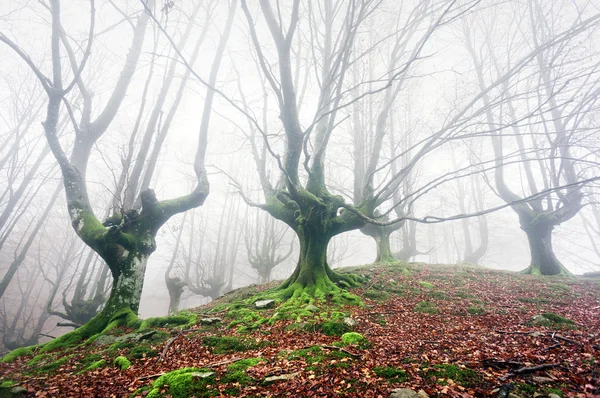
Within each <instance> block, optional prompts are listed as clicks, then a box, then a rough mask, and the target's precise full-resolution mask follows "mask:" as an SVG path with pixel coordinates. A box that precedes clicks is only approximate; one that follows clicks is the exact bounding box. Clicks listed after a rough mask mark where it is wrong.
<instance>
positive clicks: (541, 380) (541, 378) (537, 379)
mask: <svg viewBox="0 0 600 398" xmlns="http://www.w3.org/2000/svg"><path fill="white" fill-rule="evenodd" d="M532 379H533V381H535V382H536V383H552V382H553V381H554V379H551V378H549V377H544V376H533V377H532Z"/></svg>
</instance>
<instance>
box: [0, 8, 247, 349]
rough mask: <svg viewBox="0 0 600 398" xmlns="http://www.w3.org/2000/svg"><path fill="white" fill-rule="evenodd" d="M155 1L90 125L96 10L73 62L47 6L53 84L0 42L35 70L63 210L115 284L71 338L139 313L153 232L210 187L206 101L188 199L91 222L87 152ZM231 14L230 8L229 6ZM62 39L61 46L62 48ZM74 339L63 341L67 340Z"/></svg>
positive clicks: (121, 85)
mask: <svg viewBox="0 0 600 398" xmlns="http://www.w3.org/2000/svg"><path fill="white" fill-rule="evenodd" d="M153 3H154V2H153V1H152V0H150V1H149V2H148V3H146V4H145V10H146V12H144V13H142V14H140V15H139V17H138V18H137V22H136V24H135V27H134V35H133V39H132V44H131V48H130V49H129V52H128V54H127V57H126V60H125V64H124V67H123V69H122V71H121V74H120V76H119V79H118V80H117V82H116V84H115V86H114V89H113V91H112V93H111V96H110V98H109V99H108V101H107V103H106V104H105V106H104V107H103V109H101V110H100V112H97V114H98V116H97V117H96V118H95V119H94V120H92V114H93V112H92V109H93V101H92V96H91V94H90V91H89V89H88V88H87V87H86V84H85V82H84V73H83V71H84V68H85V65H86V63H87V61H88V59H89V58H90V54H91V49H92V45H93V37H94V26H95V4H94V1H93V0H91V1H90V10H91V13H90V24H89V26H90V27H89V35H88V37H87V43H86V45H85V46H82V48H85V51H84V52H83V54H82V55H81V58H80V61H79V62H77V60H76V54H75V53H74V51H73V50H72V49H71V46H69V45H68V44H67V43H68V41H67V40H62V37H63V36H64V32H63V28H62V24H61V12H60V7H61V3H60V1H59V0H52V1H51V2H50V6H49V7H48V11H49V12H50V15H51V31H52V33H51V40H50V41H51V51H52V52H51V56H52V62H51V70H52V74H51V78H48V77H46V76H45V75H44V74H43V73H42V71H41V69H40V68H39V67H38V66H36V65H35V63H34V62H33V61H32V60H31V58H30V57H29V56H28V55H27V53H26V52H25V51H24V50H22V49H21V47H19V46H18V45H17V44H16V43H15V42H14V41H13V40H11V39H9V38H8V37H7V36H6V35H5V34H0V40H1V41H3V42H4V43H6V44H7V45H8V46H9V47H11V48H12V49H13V50H14V51H15V52H16V53H17V54H18V55H19V56H20V57H21V58H22V59H23V61H24V62H25V63H26V64H27V65H28V66H29V67H30V68H31V69H32V70H33V71H34V73H35V74H36V76H37V78H38V80H39V82H40V84H41V85H42V87H43V88H44V90H45V92H46V94H47V97H48V107H47V113H46V116H45V120H44V122H43V127H44V131H45V136H46V139H47V142H48V145H49V147H50V149H51V151H52V153H53V155H54V157H55V158H56V161H57V163H58V165H59V166H60V169H61V172H62V176H63V182H64V186H65V193H66V198H67V208H68V211H69V216H70V218H71V223H72V226H73V228H74V230H75V232H76V233H77V235H78V236H79V238H80V239H81V240H82V241H83V242H84V243H85V244H86V245H88V246H89V247H90V248H92V249H93V250H94V251H95V252H96V253H98V255H99V256H100V257H101V258H102V259H103V260H104V261H106V264H107V265H108V267H109V269H110V271H111V274H112V276H113V283H112V289H111V293H110V296H109V298H108V301H107V303H106V305H105V307H104V308H103V310H102V311H101V312H100V313H99V314H98V315H97V316H96V317H95V318H94V319H92V320H91V321H90V322H88V323H87V324H86V325H85V326H84V327H82V328H80V329H78V331H76V334H75V335H74V337H86V336H89V335H91V334H94V333H98V332H99V331H101V330H102V329H104V327H105V326H106V325H107V324H108V322H109V321H110V320H111V319H118V320H119V321H120V322H123V321H127V320H128V319H129V320H130V319H131V317H132V316H135V314H137V310H138V307H139V301H140V296H141V291H142V286H143V282H144V274H145V268H146V262H147V260H148V257H149V256H150V255H151V254H152V252H154V250H155V249H156V241H155V237H156V234H157V232H158V230H159V229H160V228H161V226H162V225H164V223H165V222H167V220H168V219H169V218H171V217H172V216H174V215H175V214H178V213H182V212H185V211H187V210H190V209H193V208H195V207H198V206H201V205H202V204H203V202H204V200H205V198H206V196H207V195H208V192H209V183H208V179H207V173H206V169H205V167H204V159H205V154H206V144H207V135H208V114H210V111H211V103H210V101H206V102H205V104H204V109H203V114H204V116H203V123H202V126H201V128H200V132H199V137H198V138H199V141H198V148H197V152H196V156H195V161H194V172H195V176H196V187H195V188H194V189H193V190H192V192H191V193H189V194H187V195H184V196H181V197H178V198H175V199H169V200H163V201H159V200H158V199H157V198H156V195H155V194H154V191H152V190H151V189H147V190H145V191H143V192H141V194H140V203H141V208H140V209H139V210H138V209H136V208H129V209H123V211H122V212H121V213H120V214H117V215H115V216H114V217H111V219H110V220H107V222H105V223H104V224H103V223H102V222H101V221H100V220H99V219H98V218H97V217H96V216H95V214H94V212H93V209H92V205H91V203H90V200H89V198H88V193H87V192H88V189H87V184H86V172H87V166H88V160H89V157H90V153H91V150H92V148H93V147H94V146H96V145H97V143H98V140H99V139H100V138H101V137H102V135H103V134H104V133H105V132H106V131H107V129H108V127H109V125H110V123H111V122H112V120H113V119H114V117H115V115H116V114H117V112H118V110H119V107H120V104H121V103H122V101H123V98H124V96H125V93H126V92H127V89H128V87H129V84H130V82H131V79H132V77H133V74H134V72H135V69H136V65H137V63H138V60H139V57H140V54H141V51H142V45H143V43H144V38H145V32H146V29H147V24H148V21H149V20H150V16H151V12H152V8H153ZM232 9H233V10H234V9H235V7H232ZM233 10H231V11H230V12H229V15H228V20H227V25H226V26H229V28H230V26H231V23H232V20H233V14H234V11H233ZM229 28H228V29H226V30H225V32H224V34H223V35H222V37H221V43H220V46H224V43H226V41H227V38H228V33H229ZM61 40H62V45H61ZM62 50H64V51H66V53H67V55H68V58H69V61H70V66H71V73H72V77H71V79H70V82H67V83H65V74H64V73H63V65H62V62H61V53H62ZM75 87H77V89H78V91H79V92H80V94H81V95H82V97H83V101H84V106H83V109H82V111H81V113H80V115H79V120H76V114H75V111H74V110H73V109H72V107H71V106H70V104H69V100H68V94H69V93H70V91H71V90H73V89H74V88H75ZM61 109H66V111H67V113H68V114H69V117H70V119H71V123H72V125H73V128H74V130H75V131H74V132H75V138H74V140H73V149H72V152H71V156H68V155H67V154H66V153H65V151H64V149H63V148H64V146H63V145H62V144H61V142H60V140H59V138H58V136H57V134H56V133H57V124H58V119H59V117H60V113H61ZM71 338H73V336H64V339H62V340H65V339H71Z"/></svg>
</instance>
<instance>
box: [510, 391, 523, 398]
mask: <svg viewBox="0 0 600 398" xmlns="http://www.w3.org/2000/svg"><path fill="white" fill-rule="evenodd" d="M508 398H521V397H520V396H518V395H517V394H513V393H512V392H511V393H509V394H508Z"/></svg>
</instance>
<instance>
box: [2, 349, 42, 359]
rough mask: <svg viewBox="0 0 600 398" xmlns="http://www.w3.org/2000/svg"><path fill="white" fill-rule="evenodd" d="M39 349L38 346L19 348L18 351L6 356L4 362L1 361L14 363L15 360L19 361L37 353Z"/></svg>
mask: <svg viewBox="0 0 600 398" xmlns="http://www.w3.org/2000/svg"><path fill="white" fill-rule="evenodd" d="M37 347H38V346H30V347H21V348H17V349H16V350H12V351H11V352H9V353H8V354H6V355H5V356H3V357H2V360H0V362H12V361H14V360H15V359H17V358H18V357H22V356H25V355H31V354H33V353H34V352H35V350H36V348H37Z"/></svg>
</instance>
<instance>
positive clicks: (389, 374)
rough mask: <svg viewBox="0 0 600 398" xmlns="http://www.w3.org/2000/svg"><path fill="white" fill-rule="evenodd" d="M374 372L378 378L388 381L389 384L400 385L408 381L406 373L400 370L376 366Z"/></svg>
mask: <svg viewBox="0 0 600 398" xmlns="http://www.w3.org/2000/svg"><path fill="white" fill-rule="evenodd" d="M373 372H374V373H375V374H376V375H377V376H379V377H383V378H384V379H387V380H388V381H389V382H394V383H400V382H403V381H406V380H407V379H408V375H407V374H406V372H405V371H404V370H402V369H400V368H393V367H390V366H376V367H374V368H373Z"/></svg>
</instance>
